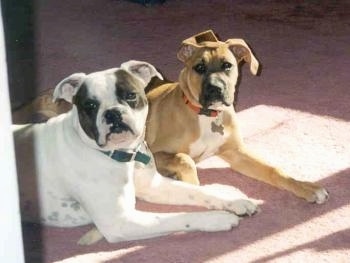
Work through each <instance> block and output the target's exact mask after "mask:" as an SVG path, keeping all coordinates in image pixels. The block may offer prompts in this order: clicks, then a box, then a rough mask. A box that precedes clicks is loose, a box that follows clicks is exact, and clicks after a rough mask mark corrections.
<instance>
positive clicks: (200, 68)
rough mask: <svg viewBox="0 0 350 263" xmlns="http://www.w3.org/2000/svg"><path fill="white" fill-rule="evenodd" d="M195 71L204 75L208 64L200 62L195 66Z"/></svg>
mask: <svg viewBox="0 0 350 263" xmlns="http://www.w3.org/2000/svg"><path fill="white" fill-rule="evenodd" d="M193 69H194V71H196V72H197V73H198V74H200V75H202V74H204V73H205V72H206V71H207V66H206V65H205V64H204V63H199V64H197V65H196V66H194V67H193Z"/></svg>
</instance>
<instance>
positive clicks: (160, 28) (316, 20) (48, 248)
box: [4, 0, 350, 263]
mask: <svg viewBox="0 0 350 263" xmlns="http://www.w3.org/2000/svg"><path fill="white" fill-rule="evenodd" d="M5 2H7V3H8V4H10V3H16V2H17V3H18V2H20V3H21V2H22V4H21V5H19V6H17V7H16V6H14V7H13V8H12V9H10V10H9V14H8V17H9V18H10V19H11V18H12V20H13V23H9V26H13V25H17V26H18V28H8V29H9V32H12V35H13V39H12V42H11V41H10V43H9V44H8V46H7V49H8V51H9V52H8V56H9V58H10V60H11V58H12V59H14V61H12V63H9V67H10V69H11V70H10V85H11V90H10V91H11V95H12V96H11V98H12V103H13V105H14V106H15V105H17V104H21V103H22V102H23V101H25V99H28V98H29V97H34V96H35V95H36V94H37V93H38V92H40V91H43V90H46V89H50V88H53V87H54V86H55V85H56V84H57V83H58V82H59V81H60V80H61V79H63V78H64V77H66V76H68V75H70V74H72V73H74V72H86V73H89V72H92V71H96V70H101V69H105V68H109V67H115V66H117V65H120V63H122V62H123V61H126V60H129V59H138V60H146V61H149V62H151V63H153V64H154V65H155V66H156V67H158V68H160V69H161V70H162V71H163V72H164V73H165V74H166V75H167V76H168V77H169V78H170V79H173V80H176V79H177V76H178V73H179V71H180V69H181V63H180V62H179V61H178V60H177V59H176V51H177V50H178V47H179V44H180V42H181V41H182V40H183V39H185V38H187V37H189V36H191V35H193V34H195V33H197V32H201V31H203V30H206V29H209V28H211V29H213V30H215V31H216V32H217V33H218V34H219V35H220V37H221V38H222V39H224V40H225V39H227V38H244V39H246V40H247V41H248V43H249V44H250V45H251V47H252V48H253V50H254V51H255V53H256V55H257V57H258V59H259V60H260V61H261V62H262V64H263V70H262V74H261V76H260V77H253V76H251V75H250V73H249V71H248V69H247V67H243V69H242V73H243V75H242V83H241V85H240V93H239V100H238V110H239V111H241V112H240V113H239V116H240V118H241V119H242V125H243V127H242V130H243V131H242V133H243V134H244V138H245V140H246V143H247V144H248V145H249V146H250V147H251V148H253V149H254V150H255V151H256V152H257V153H259V154H260V155H261V156H263V157H264V158H266V159H267V160H268V161H270V162H271V163H274V164H276V165H279V166H280V167H282V168H283V169H285V170H286V171H288V172H289V173H290V174H291V175H293V176H294V177H298V178H304V179H308V180H312V181H319V182H320V183H321V184H322V185H324V186H326V187H327V188H328V190H329V191H330V200H329V201H328V202H327V203H326V204H324V205H321V206H317V205H311V204H307V203H305V202H304V201H302V200H299V199H297V198H295V197H294V196H292V195H290V194H289V193H286V192H283V191H279V190H276V189H273V188H272V187H270V186H267V185H265V184H263V183H259V182H256V181H254V180H251V179H249V178H246V177H243V176H240V175H238V174H236V173H233V172H231V171H230V170H229V169H227V168H226V167H225V165H224V164H223V163H222V162H221V161H220V160H218V159H216V158H212V159H208V160H206V161H205V162H203V163H202V164H201V165H200V167H201V168H200V177H201V180H202V183H212V182H221V183H226V184H232V185H235V186H237V187H238V188H240V189H241V190H242V191H244V192H245V193H246V194H248V195H249V196H250V197H252V198H256V199H261V200H263V202H264V203H263V204H262V205H261V208H262V212H261V213H260V214H258V215H255V216H253V217H251V218H246V219H244V220H243V221H242V222H241V224H240V226H239V227H237V228H235V229H233V230H232V231H230V232H222V233H190V234H177V235H173V236H168V237H162V238H155V239H152V240H145V241H135V242H127V243H120V244H107V243H106V242H104V241H103V242H100V243H98V244H96V245H94V246H90V247H79V246H77V245H76V241H77V240H78V238H79V237H80V236H81V235H82V234H83V233H84V232H85V231H86V230H88V229H89V227H84V228H76V229H55V228H44V229H40V227H39V226H36V225H24V239H25V248H26V258H27V263H40V262H45V263H53V262H60V261H63V260H65V262H74V263H76V262H84V263H89V262H132V263H134V262H140V263H158V262H161V263H163V262H166V263H167V262H170V263H175V262H176V263H200V262H220V263H221V262H228V263H232V262H240V263H241V262H278V263H279V262H306V261H307V262H349V260H350V207H349V204H350V202H349V200H350V189H349V188H350V150H349V142H350V132H349V131H350V122H349V121H350V107H349V102H350V89H349V83H350V74H349V68H350V53H349V46H350V14H349V10H350V3H349V1H347V0H338V1H334V0H322V1H299V0H298V1H295V0H284V1H279V0H269V1H247V0H216V1H202V0H191V1H182V0H167V1H166V3H165V4H164V5H154V6H153V7H150V8H145V7H143V6H142V5H139V4H136V3H132V2H131V1H126V0H99V1H96V0H74V1H72V0H60V1H55V0H37V1H34V2H35V4H33V9H34V10H32V11H34V14H33V17H34V21H33V23H23V25H21V24H20V21H21V18H23V17H24V18H25V17H26V16H25V14H26V13H25V12H22V11H23V9H24V11H25V10H26V9H25V7H26V6H27V5H29V4H28V3H30V1H29V2H28V1H25V0H11V1H4V3H5ZM25 3H27V4H25ZM16 10H17V16H15V15H14V13H15V14H16V12H15V11H16ZM27 16H28V15H27ZM26 27H29V31H34V33H35V34H34V36H33V38H31V36H30V35H29V36H28V34H24V33H23V34H21V32H22V31H21V29H23V28H26ZM25 38H28V39H25ZM30 47H34V48H35V50H33V51H35V52H32V53H31V52H30ZM28 49H29V51H28ZM33 54H34V57H32V56H31V55H33ZM10 62H11V61H10ZM33 74H34V76H33ZM33 79H34V80H35V85H34V86H32V83H33ZM35 89H36V90H35ZM33 90H34V91H33ZM256 105H271V106H256ZM138 205H139V207H140V208H143V209H152V210H157V211H175V210H176V211H179V210H194V208H187V207H186V208H183V207H177V208H175V207H167V206H156V205H150V204H146V203H142V204H138ZM40 236H42V240H41V238H40Z"/></svg>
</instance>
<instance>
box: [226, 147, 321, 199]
mask: <svg viewBox="0 0 350 263" xmlns="http://www.w3.org/2000/svg"><path fill="white" fill-rule="evenodd" d="M220 157H221V158H223V159H224V160H225V161H227V162H228V163H229V164H230V166H231V168H232V169H233V170H235V171H238V172H239V173H241V174H244V175H246V176H249V177H251V178H254V179H257V180H259V181H263V182H265V183H268V184H270V185H273V186H276V187H278V188H280V189H284V190H287V191H290V192H292V193H294V194H295V195H296V196H298V197H301V198H304V199H306V200H307V201H309V202H315V203H318V204H321V203H324V202H325V201H326V200H327V199H328V192H327V191H326V190H325V189H324V188H322V187H321V186H319V185H317V184H314V183H311V182H303V181H298V180H295V179H293V178H291V177H289V176H288V175H286V174H284V173H283V172H282V171H280V170H278V169H277V168H275V167H272V166H270V165H268V164H266V163H265V162H263V161H262V160H260V159H259V158H257V157H255V156H254V155H253V154H251V153H249V152H247V151H245V150H236V151H232V150H227V151H225V152H222V153H220Z"/></svg>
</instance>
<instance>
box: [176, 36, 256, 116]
mask: <svg viewBox="0 0 350 263" xmlns="http://www.w3.org/2000/svg"><path fill="white" fill-rule="evenodd" d="M177 57H178V58H179V60H181V61H182V62H184V63H185V66H186V67H185V69H184V70H183V71H182V73H181V75H180V83H181V88H182V89H183V91H184V94H185V96H186V97H187V98H188V99H189V101H190V102H191V103H192V104H194V105H196V106H198V107H201V108H204V109H213V110H219V109H220V107H222V106H230V105H232V104H233V101H234V93H235V86H236V84H237V80H238V74H239V71H238V66H239V64H240V62H241V61H244V62H247V63H249V65H250V71H251V73H252V74H254V75H256V74H257V72H258V68H259V62H258V61H257V59H256V58H255V56H254V54H253V53H252V51H251V49H250V48H249V47H248V45H247V43H246V42H245V41H244V40H242V39H228V40H227V41H225V42H222V41H219V39H218V38H217V37H216V36H215V34H214V33H213V31H211V30H209V31H205V32H203V33H200V34H198V35H195V36H193V37H190V38H188V39H186V40H184V41H183V42H182V46H181V48H180V50H179V52H178V54H177Z"/></svg>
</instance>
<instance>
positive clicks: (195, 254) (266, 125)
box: [28, 105, 350, 263]
mask: <svg viewBox="0 0 350 263" xmlns="http://www.w3.org/2000/svg"><path fill="white" fill-rule="evenodd" d="M239 119H240V121H241V123H242V133H243V134H244V139H245V141H246V143H247V144H248V145H249V147H250V148H251V149H254V151H255V152H256V153H258V154H259V155H260V156H262V157H264V158H265V159H266V160H268V161H269V162H270V163H271V164H274V165H277V166H279V167H281V168H282V169H284V170H285V171H287V172H288V173H289V174H291V175H293V176H294V177H295V178H299V179H303V180H310V181H317V182H319V183H320V184H322V185H324V186H325V187H326V188H327V189H328V190H329V192H330V200H329V201H328V202H327V203H326V204H323V205H314V204H308V203H306V202H304V201H303V200H300V199H298V198H296V197H294V196H292V195H291V194H289V193H287V192H284V191H280V190H277V189H274V188H272V187H270V186H268V185H265V184H263V183H260V182H257V181H254V180H252V179H249V178H247V177H244V176H241V175H239V174H237V173H234V172H232V171H230V169H228V168H227V165H226V163H224V162H223V161H221V160H220V159H218V158H216V157H213V158H210V159H207V160H205V161H203V162H202V163H200V164H199V165H198V166H199V169H200V170H199V171H200V172H199V173H200V178H201V181H202V183H203V184H207V183H214V182H220V183H224V184H232V185H235V186H236V187H238V188H239V189H241V190H242V191H243V192H245V193H246V194H247V195H248V196H249V197H251V198H254V199H258V200H262V202H263V204H262V205H261V208H262V211H261V212H260V213H259V214H257V215H254V216H252V217H250V218H245V219H244V220H242V221H241V223H240V225H239V226H238V227H237V228H234V229H233V230H232V231H229V232H219V233H200V232H196V233H188V234H183V233H181V234H176V235H171V236H166V237H161V238H154V239H150V240H143V241H134V242H122V243H118V244H108V243H107V242H106V241H101V242H99V243H97V244H95V245H92V246H88V247H81V246H78V245H76V241H77V240H78V239H79V237H80V236H81V235H82V234H83V233H84V232H85V231H87V230H88V229H89V228H90V227H80V228H75V229H60V228H48V227H45V228H43V229H42V236H43V240H42V241H43V244H44V249H43V256H42V258H41V260H43V262H64V263H68V262H71V263H78V262H84V263H90V262H91V263H92V262H130V263H131V262H143V263H148V262H149V263H154V262H174V263H175V262H176V263H178V262H186V263H187V262H191V263H193V262H220V263H221V262H255V263H258V262H259V263H262V262H305V260H307V262H348V260H349V259H350V220H349V218H350V204H349V200H350V191H349V186H350V176H349V172H350V148H349V147H348V143H349V141H350V133H349V132H346V131H349V130H350V123H349V122H345V121H342V120H339V119H335V118H331V117H327V116H318V115H313V114H309V113H305V112H300V111H295V110H289V109H282V108H279V107H273V106H265V105H260V106H256V107H253V108H250V109H247V110H244V111H242V112H240V113H239ZM138 207H139V208H140V209H145V210H156V211H162V212H166V211H181V210H186V211H190V210H194V209H196V208H189V207H172V206H159V205H154V204H148V203H144V202H139V203H138ZM28 230H29V228H28ZM30 231H33V229H32V228H31V230H30ZM32 245H33V246H35V245H34V244H32ZM32 253H33V256H35V249H34V250H33V251H32ZM37 256H38V255H37Z"/></svg>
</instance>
